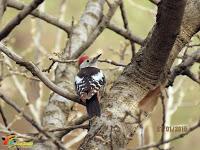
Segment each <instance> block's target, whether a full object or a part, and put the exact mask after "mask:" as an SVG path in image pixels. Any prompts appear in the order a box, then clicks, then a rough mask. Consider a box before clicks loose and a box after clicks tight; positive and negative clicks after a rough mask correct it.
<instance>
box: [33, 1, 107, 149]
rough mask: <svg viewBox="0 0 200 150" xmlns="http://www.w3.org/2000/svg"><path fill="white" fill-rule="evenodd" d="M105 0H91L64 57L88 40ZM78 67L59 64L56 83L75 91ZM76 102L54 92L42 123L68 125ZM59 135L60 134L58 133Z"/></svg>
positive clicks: (46, 145)
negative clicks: (75, 77)
mask: <svg viewBox="0 0 200 150" xmlns="http://www.w3.org/2000/svg"><path fill="white" fill-rule="evenodd" d="M103 5H104V0H96V1H94V0H89V1H88V3H87V5H86V8H85V11H84V12H83V14H82V16H81V18H80V21H79V23H78V24H77V25H75V26H74V27H73V29H72V32H71V33H70V39H69V40H68V42H67V46H66V49H65V50H64V54H63V59H67V58H70V55H73V54H74V53H75V52H76V51H77V50H78V49H79V48H80V47H81V46H82V44H83V43H84V42H85V41H87V39H88V36H89V35H90V34H91V33H92V32H93V30H94V29H95V27H96V26H97V24H98V23H99V21H100V19H101V17H102V14H103ZM76 72H77V68H76V67H75V66H74V65H70V64H62V63H60V64H58V65H57V67H56V70H55V83H56V84H57V85H58V86H60V87H62V88H63V89H66V91H68V92H69V93H74V76H75V74H76ZM73 106H74V103H73V102H72V101H70V100H67V99H65V98H63V97H62V96H60V95H58V94H56V93H53V94H52V95H51V96H50V98H49V103H48V105H47V106H46V108H45V111H44V114H43V117H42V125H43V126H44V127H45V128H47V129H56V128H63V127H66V126H67V124H68V117H69V113H70V111H71V108H72V107H73ZM57 136H60V134H59V135H57ZM33 149H35V150H36V149H41V150H45V149H56V148H55V146H54V145H52V144H51V145H49V143H37V144H35V145H34V148H33Z"/></svg>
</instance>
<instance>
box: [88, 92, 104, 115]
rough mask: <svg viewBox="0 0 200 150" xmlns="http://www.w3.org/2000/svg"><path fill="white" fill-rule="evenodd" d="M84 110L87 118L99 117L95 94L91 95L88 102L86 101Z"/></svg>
mask: <svg viewBox="0 0 200 150" xmlns="http://www.w3.org/2000/svg"><path fill="white" fill-rule="evenodd" d="M86 108H87V113H88V116H89V118H92V117H94V116H100V115H101V110H100V104H99V100H98V97H97V94H95V95H93V96H92V97H91V98H90V99H89V100H86Z"/></svg>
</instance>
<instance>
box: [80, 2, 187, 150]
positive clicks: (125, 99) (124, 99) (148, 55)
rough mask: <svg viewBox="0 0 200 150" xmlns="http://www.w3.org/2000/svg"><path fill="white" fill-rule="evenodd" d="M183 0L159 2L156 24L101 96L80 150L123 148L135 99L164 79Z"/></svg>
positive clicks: (134, 116)
mask: <svg viewBox="0 0 200 150" xmlns="http://www.w3.org/2000/svg"><path fill="white" fill-rule="evenodd" d="M185 3H186V1H185V0H163V1H162V2H161V3H159V5H158V14H157V20H156V24H155V25H154V27H153V29H152V31H151V32H150V34H149V36H148V38H147V39H146V43H145V45H144V46H143V47H142V48H141V49H140V51H139V52H138V53H137V54H136V56H135V57H134V59H133V61H132V62H131V63H130V64H129V65H128V66H127V67H126V68H125V69H124V71H123V73H122V74H121V76H120V77H119V78H118V80H117V81H116V82H115V83H114V85H113V87H112V88H111V90H110V92H109V93H107V95H105V96H104V97H103V98H102V104H103V107H102V115H101V117H97V118H94V119H93V120H92V124H91V128H90V130H89V133H88V135H87V136H86V137H85V139H84V141H83V143H82V144H81V146H80V149H84V150H85V149H87V150H89V149H104V150H107V149H124V148H125V147H126V145H127V143H128V141H129V138H130V137H132V136H133V134H134V132H135V129H136V127H137V126H138V123H139V122H138V121H139V114H140V109H139V107H138V104H139V102H140V101H141V100H142V99H143V98H144V97H145V96H146V95H147V94H148V93H149V92H151V91H152V90H154V89H155V88H156V87H158V86H159V85H160V84H161V83H162V82H163V81H164V80H165V79H166V78H165V76H164V67H165V64H166V62H167V60H168V56H169V54H170V51H171V49H172V47H173V44H174V42H175V40H176V37H177V35H178V33H179V29H180V25H181V20H182V16H183V12H184V8H185ZM145 114H146V113H144V112H143V114H142V118H143V119H144V118H145V117H146V115H145Z"/></svg>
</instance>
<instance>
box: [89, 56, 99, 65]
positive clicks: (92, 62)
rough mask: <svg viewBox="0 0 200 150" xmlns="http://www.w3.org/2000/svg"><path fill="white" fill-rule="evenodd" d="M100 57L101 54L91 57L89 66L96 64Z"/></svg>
mask: <svg viewBox="0 0 200 150" xmlns="http://www.w3.org/2000/svg"><path fill="white" fill-rule="evenodd" d="M100 56H101V54H99V55H97V56H95V57H93V58H92V61H91V64H94V63H96V62H97V60H98V59H99V57H100Z"/></svg>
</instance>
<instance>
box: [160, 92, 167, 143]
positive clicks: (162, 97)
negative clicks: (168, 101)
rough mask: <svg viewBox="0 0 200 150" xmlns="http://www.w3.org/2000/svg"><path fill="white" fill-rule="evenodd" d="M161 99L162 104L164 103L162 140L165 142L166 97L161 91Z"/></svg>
mask: <svg viewBox="0 0 200 150" xmlns="http://www.w3.org/2000/svg"><path fill="white" fill-rule="evenodd" d="M160 99H161V104H162V126H161V127H162V128H161V130H162V134H161V138H160V141H161V142H163V141H164V137H165V122H166V114H165V111H166V110H165V101H164V100H165V98H164V95H163V94H162V93H161V95H160Z"/></svg>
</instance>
